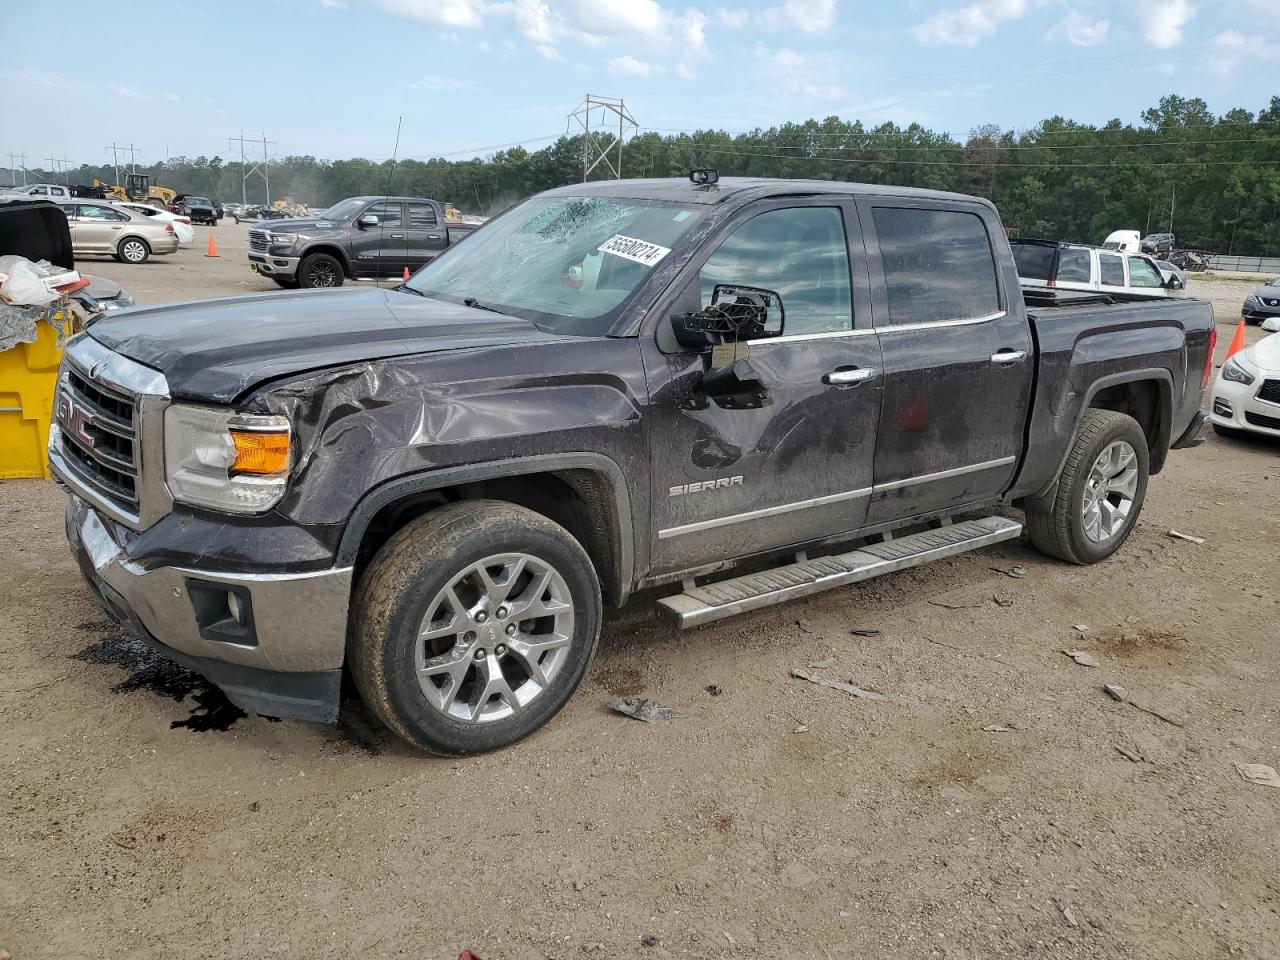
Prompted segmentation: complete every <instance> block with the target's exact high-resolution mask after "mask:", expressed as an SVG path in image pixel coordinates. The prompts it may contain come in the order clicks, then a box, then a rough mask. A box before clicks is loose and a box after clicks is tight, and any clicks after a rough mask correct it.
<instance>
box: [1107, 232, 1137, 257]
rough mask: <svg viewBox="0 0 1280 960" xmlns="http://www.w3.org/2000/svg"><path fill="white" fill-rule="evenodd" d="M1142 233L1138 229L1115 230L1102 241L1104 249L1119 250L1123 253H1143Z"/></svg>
mask: <svg viewBox="0 0 1280 960" xmlns="http://www.w3.org/2000/svg"><path fill="white" fill-rule="evenodd" d="M1141 237H1142V234H1140V233H1139V232H1138V231H1137V230H1113V231H1111V233H1109V234H1107V239H1105V240H1103V241H1102V249H1103V250H1118V251H1119V252H1121V253H1141V252H1142V239H1141Z"/></svg>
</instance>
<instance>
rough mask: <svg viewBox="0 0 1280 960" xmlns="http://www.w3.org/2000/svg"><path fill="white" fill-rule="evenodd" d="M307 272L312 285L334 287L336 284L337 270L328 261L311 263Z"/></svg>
mask: <svg viewBox="0 0 1280 960" xmlns="http://www.w3.org/2000/svg"><path fill="white" fill-rule="evenodd" d="M307 274H308V277H309V279H310V281H311V286H313V287H334V286H337V284H338V272H337V270H335V269H334V266H333V264H331V263H328V262H324V261H321V262H320V263H314V264H312V265H311V269H310V270H308V271H307Z"/></svg>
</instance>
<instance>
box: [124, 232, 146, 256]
mask: <svg viewBox="0 0 1280 960" xmlns="http://www.w3.org/2000/svg"><path fill="white" fill-rule="evenodd" d="M130 240H137V241H138V242H139V243H140V244H142V245H143V246H144V247H146V248H147V252H148V253H150V252H151V244H150V243H149V242H148V241H147V238H146V237H143V236H140V235H138V234H136V233H129V234H126V235H125V236H123V237H121V238H120V242H119V243H117V244H116V249H117V250H119V249H120V248H121V247H123V246H124V245H125V244H126V243H128V242H129V241H130Z"/></svg>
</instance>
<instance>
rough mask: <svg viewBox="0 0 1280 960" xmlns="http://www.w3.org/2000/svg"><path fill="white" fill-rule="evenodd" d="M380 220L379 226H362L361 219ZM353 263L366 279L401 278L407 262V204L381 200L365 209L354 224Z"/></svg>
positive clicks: (352, 241) (354, 267)
mask: <svg viewBox="0 0 1280 960" xmlns="http://www.w3.org/2000/svg"><path fill="white" fill-rule="evenodd" d="M370 214H372V215H373V216H375V217H377V218H378V223H377V225H376V226H370V227H361V226H360V223H359V221H360V219H362V218H364V217H367V216H369V215H370ZM351 264H352V267H353V269H354V270H355V272H356V273H357V274H358V275H359V276H362V277H391V276H396V277H398V276H400V275H401V274H402V272H403V271H404V268H405V267H407V266H408V262H407V261H406V260H405V234H404V204H403V203H401V202H400V201H399V200H378V201H376V202H374V203H371V204H369V206H367V207H365V209H364V211H363V212H362V213H361V214H360V216H359V217H358V218H356V222H355V223H353V224H352V225H351Z"/></svg>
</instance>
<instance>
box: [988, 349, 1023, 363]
mask: <svg viewBox="0 0 1280 960" xmlns="http://www.w3.org/2000/svg"><path fill="white" fill-rule="evenodd" d="M1025 359H1027V351H1025V350H998V351H996V352H995V353H993V354H992V355H991V362H992V363H1004V364H1008V363H1017V362H1018V361H1019V360H1025Z"/></svg>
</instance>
